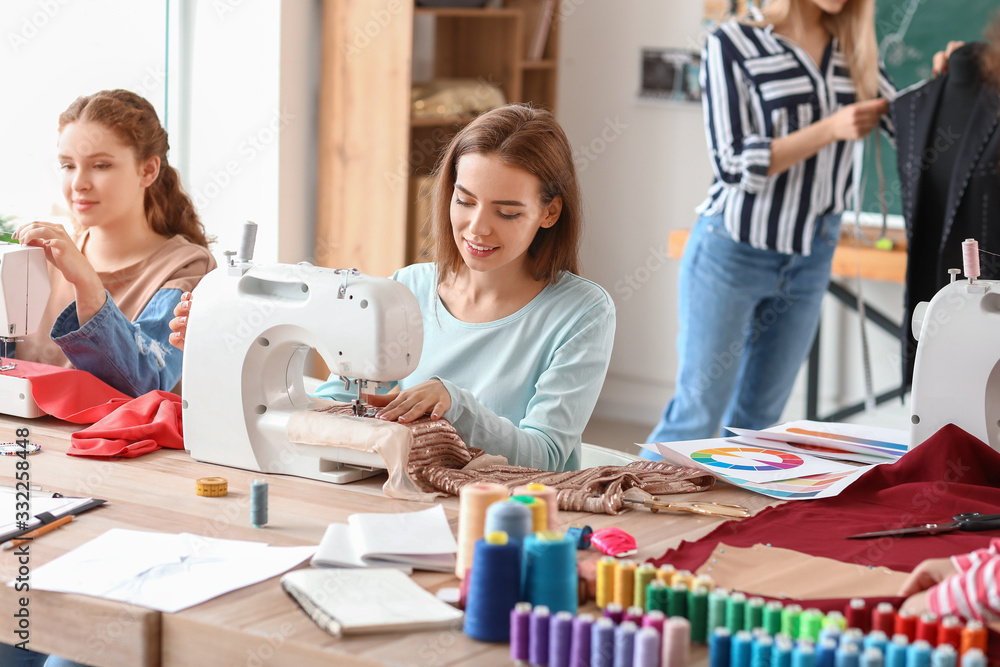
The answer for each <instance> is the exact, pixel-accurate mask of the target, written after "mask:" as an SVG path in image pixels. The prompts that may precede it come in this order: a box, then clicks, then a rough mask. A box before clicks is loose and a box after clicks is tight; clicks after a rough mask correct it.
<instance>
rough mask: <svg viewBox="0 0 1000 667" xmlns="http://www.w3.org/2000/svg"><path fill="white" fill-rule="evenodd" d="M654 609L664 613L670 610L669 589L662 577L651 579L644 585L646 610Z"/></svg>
mask: <svg viewBox="0 0 1000 667" xmlns="http://www.w3.org/2000/svg"><path fill="white" fill-rule="evenodd" d="M654 609H655V610H657V611H662V612H663V613H664V614H666V613H667V612H668V611H669V610H670V589H669V588H668V587H667V585H666V584H665V583H663V580H662V579H653V580H652V581H651V582H649V586H647V587H646V611H647V612H650V611H653V610H654Z"/></svg>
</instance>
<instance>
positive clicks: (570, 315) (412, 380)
mask: <svg viewBox="0 0 1000 667" xmlns="http://www.w3.org/2000/svg"><path fill="white" fill-rule="evenodd" d="M433 197H434V206H433V210H434V212H433V229H434V238H435V256H436V262H434V263H429V264H415V265H412V266H408V267H406V268H404V269H402V270H400V271H397V272H396V274H395V275H394V276H393V278H394V279H395V280H398V281H400V282H402V283H403V284H405V285H406V286H407V287H409V288H410V290H412V291H413V293H414V294H415V295H416V297H417V300H418V301H419V303H420V308H421V312H422V314H423V326H424V346H423V351H422V354H421V358H420V364H419V366H418V367H417V369H416V371H415V372H414V373H413V374H412V375H410V376H409V377H407V378H405V379H404V380H401V381H400V382H399V387H398V388H399V390H400V391H399V392H398V393H397V394H394V395H390V396H387V397H384V398H381V401H380V402H381V403H382V404H384V405H383V406H382V408H381V410H380V412H379V414H378V417H379V418H380V419H386V420H398V421H400V422H409V421H412V420H414V419H417V418H419V417H421V416H423V415H425V414H429V415H430V416H431V418H432V419H439V418H443V419H447V420H448V421H449V422H451V424H452V425H453V426H454V427H455V429H456V430H457V431H458V433H459V434H460V435H461V436H462V438H463V439H464V440H465V442H466V444H468V445H469V446H474V447H481V448H482V449H484V450H486V451H487V452H489V453H491V454H499V455H502V456H505V457H506V458H507V460H508V461H509V462H510V463H511V464H512V465H522V466H529V467H533V468H541V469H545V470H572V469H577V468H578V467H579V465H580V444H581V435H582V433H583V428H584V426H586V424H587V421H588V419H589V418H590V414H591V412H592V411H593V409H594V405H595V404H596V402H597V398H598V395H599V393H600V390H601V385H602V384H603V382H604V376H605V373H606V372H607V368H608V362H609V360H610V357H611V346H612V343H613V339H614V330H615V310H614V304H613V302H612V301H611V298H610V296H609V295H608V293H607V292H606V291H605V290H604V289H602V288H601V287H599V286H598V285H596V284H594V283H592V282H590V281H588V280H585V279H583V278H581V277H579V276H578V275H576V274H577V273H578V270H579V269H578V265H579V259H578V246H579V240H580V233H581V213H580V193H579V186H578V183H577V177H576V171H575V169H574V166H573V157H572V151H571V149H570V146H569V142H568V141H567V139H566V136H565V134H564V133H563V131H562V129H561V128H560V127H559V125H558V124H557V123H556V121H555V119H554V118H553V117H552V115H551V114H550V113H548V112H546V111H539V110H534V109H531V108H529V107H525V106H516V105H510V106H505V107H501V108H498V109H494V110H492V111H489V112H487V113H484V114H483V115H481V116H479V117H478V118H477V119H476V120H474V121H472V122H471V123H469V125H467V126H466V127H465V128H463V129H462V130H461V131H460V132H459V133H458V134H457V135H456V136H455V138H454V139H453V140H452V142H451V144H450V145H449V146H448V148H447V149H446V150H445V152H444V154H443V156H442V157H441V159H440V162H439V164H438V168H437V182H436V184H435V189H434V195H433ZM186 313H187V306H186V304H183V303H182V304H181V306H179V308H178V310H177V314H178V315H179V316H181V318H179V319H178V320H175V322H174V323H173V324H172V325H171V326H172V328H174V330H175V331H178V332H179V334H178V336H177V338H176V342H177V343H179V344H183V332H184V329H185V326H186V323H185V321H183V319H182V318H183V316H184V315H185V314H186ZM316 395H317V396H320V397H324V398H332V399H336V400H349V399H350V398H351V397H350V396H348V395H347V394H346V393H345V392H344V391H343V382H341V381H340V380H339V379H337V378H336V377H331V378H330V380H329V381H328V382H327V383H326V384H324V385H322V386H320V387H319V389H318V390H317V392H316ZM372 400H373V401H376V400H379V397H372Z"/></svg>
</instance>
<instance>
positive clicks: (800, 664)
mask: <svg viewBox="0 0 1000 667" xmlns="http://www.w3.org/2000/svg"><path fill="white" fill-rule="evenodd" d="M792 667H816V649H815V648H813V643H812V642H811V641H799V642H796V644H795V648H793V649H792Z"/></svg>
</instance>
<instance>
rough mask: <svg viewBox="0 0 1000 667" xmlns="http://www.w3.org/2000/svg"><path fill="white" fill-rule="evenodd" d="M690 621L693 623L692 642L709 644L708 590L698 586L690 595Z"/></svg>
mask: <svg viewBox="0 0 1000 667" xmlns="http://www.w3.org/2000/svg"><path fill="white" fill-rule="evenodd" d="M688 620H689V621H691V641H693V642H695V643H696V644H705V643H707V642H708V588H706V587H705V586H696V587H695V589H694V590H693V591H690V592H689V593H688Z"/></svg>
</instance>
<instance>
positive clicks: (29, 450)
mask: <svg viewBox="0 0 1000 667" xmlns="http://www.w3.org/2000/svg"><path fill="white" fill-rule="evenodd" d="M40 451H42V446H41V445H39V444H36V443H33V442H32V443H30V444H28V445H27V446H23V445H19V444H17V443H16V442H0V456H20V455H21V454H35V453H37V452H40Z"/></svg>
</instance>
